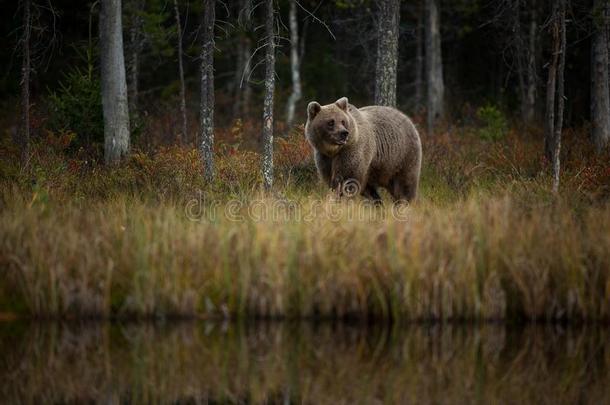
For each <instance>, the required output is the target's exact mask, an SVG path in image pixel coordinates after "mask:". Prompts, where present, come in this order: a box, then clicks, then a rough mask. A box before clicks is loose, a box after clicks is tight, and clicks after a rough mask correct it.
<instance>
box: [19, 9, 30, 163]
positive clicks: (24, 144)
mask: <svg viewBox="0 0 610 405" xmlns="http://www.w3.org/2000/svg"><path fill="white" fill-rule="evenodd" d="M31 32H32V10H31V1H30V0H24V1H23V36H22V38H21V46H22V49H23V60H22V63H21V136H20V137H19V140H18V141H19V146H20V149H21V161H22V162H26V160H27V157H28V154H29V147H30V74H31V71H32V66H31V65H32V60H31V55H30V36H31Z"/></svg>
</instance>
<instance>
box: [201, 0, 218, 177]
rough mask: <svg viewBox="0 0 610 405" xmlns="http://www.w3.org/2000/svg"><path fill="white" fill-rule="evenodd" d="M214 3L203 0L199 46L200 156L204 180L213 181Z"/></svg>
mask: <svg viewBox="0 0 610 405" xmlns="http://www.w3.org/2000/svg"><path fill="white" fill-rule="evenodd" d="M215 6H216V1H215V0H203V12H204V17H203V30H202V31H203V32H202V45H201V103H200V124H201V155H202V157H203V168H204V176H205V178H206V180H208V181H212V180H213V179H214V41H215V39H214V24H215V22H216V10H215Z"/></svg>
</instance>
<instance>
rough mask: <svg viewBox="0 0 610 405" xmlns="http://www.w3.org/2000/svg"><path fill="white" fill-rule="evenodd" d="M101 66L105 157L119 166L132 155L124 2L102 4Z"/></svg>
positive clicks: (105, 0)
mask: <svg viewBox="0 0 610 405" xmlns="http://www.w3.org/2000/svg"><path fill="white" fill-rule="evenodd" d="M101 3H102V9H101V12H100V27H99V28H100V66H101V85H102V109H103V115H104V157H105V160H106V163H107V164H111V163H117V162H118V161H119V160H120V159H121V157H122V156H123V155H125V154H127V153H128V152H129V107H128V101H127V84H126V82H125V60H124V57H123V27H122V19H121V0H102V2H101Z"/></svg>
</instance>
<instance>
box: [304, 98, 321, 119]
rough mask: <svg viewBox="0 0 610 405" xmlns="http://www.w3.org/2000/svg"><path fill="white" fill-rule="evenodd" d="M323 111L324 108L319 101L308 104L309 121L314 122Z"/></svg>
mask: <svg viewBox="0 0 610 405" xmlns="http://www.w3.org/2000/svg"><path fill="white" fill-rule="evenodd" d="M321 109H322V106H320V104H319V103H318V102H317V101H312V102H311V103H309V104H307V118H309V120H313V119H314V118H315V116H316V115H318V113H319V112H320V110H321Z"/></svg>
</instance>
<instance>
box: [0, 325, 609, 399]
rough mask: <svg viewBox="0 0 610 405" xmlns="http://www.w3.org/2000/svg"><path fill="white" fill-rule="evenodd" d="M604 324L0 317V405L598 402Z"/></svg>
mask: <svg viewBox="0 0 610 405" xmlns="http://www.w3.org/2000/svg"><path fill="white" fill-rule="evenodd" d="M607 342H608V331H607V329H606V328H603V327H579V328H563V327H557V326H544V327H543V326H529V327H523V328H514V327H505V326H500V325H486V326H482V327H473V326H459V327H458V326H440V325H434V326H429V325H417V326H409V327H400V328H399V327H394V328H387V327H382V326H355V325H346V324H339V325H337V324H288V323H257V324H248V325H237V324H230V323H226V324H222V323H208V322H180V323H165V324H158V323H157V324H152V323H150V324H142V323H129V324H109V323H81V324H74V323H69V324H66V323H63V324H62V323H42V322H39V323H29V324H26V323H15V322H12V323H11V322H4V323H0V353H1V354H0V359H1V360H0V398H1V401H0V402H2V403H3V404H4V403H5V404H21V403H26V404H27V403H32V404H34V403H36V404H51V403H92V402H94V403H146V404H148V403H307V404H319V403H321V404H353V403H362V404H376V403H415V404H464V403H480V404H495V403H503V404H504V403H506V404H513V403H514V404H524V403H525V404H529V403H531V404H574V403H584V404H606V403H610V372H609V371H610V370H609V369H610V350H609V348H608V343H607Z"/></svg>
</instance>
